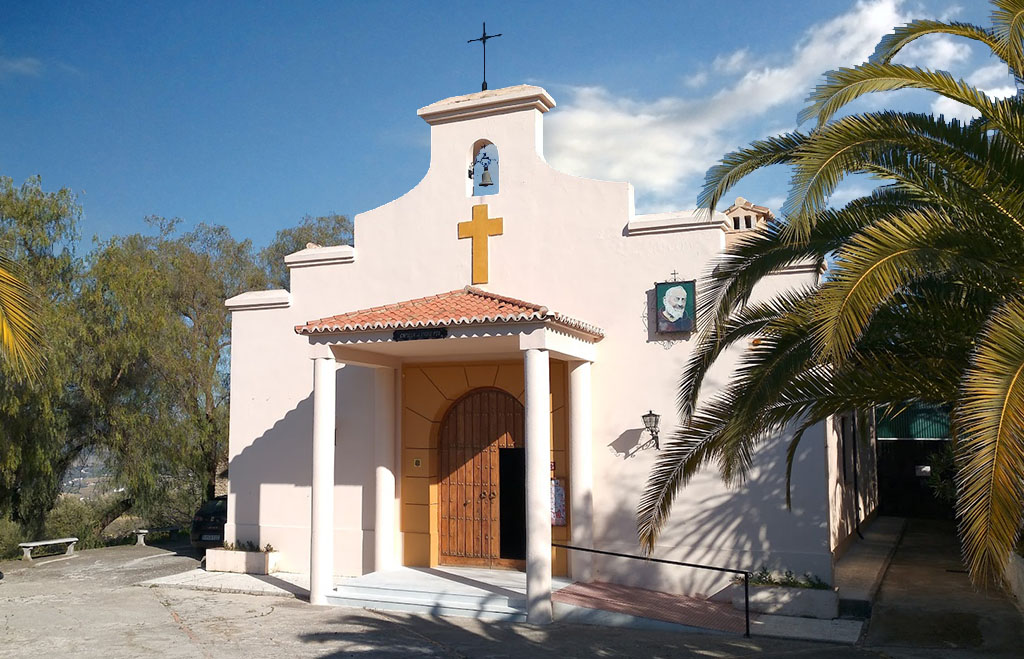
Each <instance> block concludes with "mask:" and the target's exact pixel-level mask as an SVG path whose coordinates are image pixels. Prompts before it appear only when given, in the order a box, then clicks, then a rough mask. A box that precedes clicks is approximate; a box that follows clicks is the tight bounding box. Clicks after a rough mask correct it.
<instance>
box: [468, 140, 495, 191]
mask: <svg viewBox="0 0 1024 659" xmlns="http://www.w3.org/2000/svg"><path fill="white" fill-rule="evenodd" d="M491 162H492V159H491V157H490V156H489V155H487V154H486V153H484V152H483V149H481V150H480V155H478V156H477V157H476V160H474V161H473V166H472V167H470V168H469V178H473V172H474V170H476V166H477V165H482V166H483V168H484V171H483V173H481V174H480V183H479V185H480V187H481V188H489V187H491V186H492V185H494V180H493V179H491V172H490V171H488V169H489V168H490V166H491Z"/></svg>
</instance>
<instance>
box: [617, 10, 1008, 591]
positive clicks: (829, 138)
mask: <svg viewBox="0 0 1024 659" xmlns="http://www.w3.org/2000/svg"><path fill="white" fill-rule="evenodd" d="M992 4H993V12H992V16H991V20H992V27H991V28H983V27H978V26H974V25H968V24H963V23H944V22H940V21H915V22H913V23H910V24H908V25H906V26H903V27H900V28H897V29H896V30H895V32H894V33H892V34H890V35H888V36H886V37H885V38H883V39H882V41H881V42H880V44H879V46H878V48H877V49H876V51H875V54H874V55H873V57H872V58H871V60H870V61H869V62H866V63H864V64H862V65H860V66H856V67H853V68H844V69H840V70H838V71H834V72H830V73H828V74H826V76H825V80H824V82H823V83H822V84H820V85H818V87H817V88H816V89H815V90H814V91H813V92H812V93H811V95H810V98H809V100H810V102H811V104H810V105H809V107H808V108H807V109H806V110H805V111H804V112H803V113H802V114H801V119H802V120H808V119H814V120H816V124H815V126H814V127H813V129H812V130H810V131H809V132H794V133H790V134H785V135H781V136H777V137H773V138H770V139H767V140H763V141H758V142H754V143H752V144H751V145H750V146H749V147H747V148H745V149H741V150H739V151H737V152H734V153H731V154H728V155H726V156H725V157H724V158H723V160H722V162H721V163H720V164H719V165H716V166H715V167H713V168H712V169H711V170H709V172H708V176H707V181H706V183H705V187H704V190H703V192H702V194H701V197H700V200H699V201H700V204H701V206H702V207H705V208H707V209H714V208H715V206H716V205H717V204H718V202H719V201H720V200H721V199H722V198H723V196H724V195H725V194H726V193H727V191H728V190H729V189H730V188H731V187H732V186H733V185H735V183H736V182H737V181H739V180H740V179H741V178H743V177H744V176H746V175H748V174H749V173H751V172H753V171H755V170H757V169H760V168H762V167H767V166H770V165H775V164H785V165H788V166H790V167H791V168H792V170H793V172H794V174H793V185H792V188H791V190H790V193H789V197H788V199H787V201H786V204H785V206H784V207H783V213H782V214H783V216H784V218H785V219H784V220H779V221H776V222H775V223H773V224H772V225H770V226H769V228H768V229H767V230H766V231H765V232H763V233H762V234H760V235H757V236H755V237H752V238H750V239H748V240H746V241H744V242H742V243H740V244H737V245H734V246H733V247H732V248H730V249H729V250H728V251H727V252H726V253H725V254H724V255H723V256H722V257H721V259H720V260H719V261H718V263H716V267H715V269H714V270H713V271H712V272H711V274H710V275H709V277H708V282H707V284H706V285H705V286H704V292H703V293H702V294H701V299H700V307H701V308H702V309H706V310H707V312H706V313H703V314H702V317H701V318H700V323H699V330H700V333H699V337H698V340H697V344H696V347H695V349H694V352H693V353H692V355H691V357H690V359H689V361H688V364H687V366H686V369H685V372H684V377H683V382H682V384H681V386H680V390H679V408H680V415H681V421H682V423H681V425H680V428H679V429H678V430H677V431H676V432H675V433H674V435H673V436H672V437H671V438H670V440H669V441H668V442H667V445H666V447H665V450H664V451H662V453H661V455H660V456H659V457H658V460H657V462H656V464H655V466H654V468H653V470H652V472H651V474H650V476H649V478H648V482H647V485H646V487H645V490H644V494H643V496H642V498H641V502H640V504H639V507H638V510H637V520H638V534H639V537H640V541H641V544H642V545H643V546H644V548H645V549H646V550H647V551H648V552H650V551H652V550H653V549H654V546H655V543H656V541H657V538H658V534H659V531H660V529H661V527H662V526H663V525H664V523H665V520H666V519H667V517H668V514H669V511H670V509H671V506H672V501H673V499H674V497H675V495H676V493H677V492H678V491H679V490H680V488H682V487H684V486H685V485H686V483H687V482H688V481H689V479H690V478H691V477H692V476H693V475H694V474H695V473H697V472H698V471H699V470H700V469H702V468H703V467H705V466H707V465H710V464H716V465H717V466H718V468H719V469H720V471H721V474H722V477H723V479H724V480H725V481H726V482H727V483H736V482H740V481H742V479H743V478H744V477H745V475H746V474H747V471H748V470H749V468H750V466H751V464H752V462H753V459H754V454H755V451H756V449H757V447H758V446H759V444H760V443H761V442H763V441H765V439H766V438H767V437H769V436H770V435H772V434H773V433H777V432H779V431H781V430H782V429H784V428H789V429H792V430H793V431H794V438H793V439H792V440H791V442H790V446H789V463H788V465H787V482H788V472H789V470H790V469H791V467H792V457H793V455H794V453H795V450H796V447H797V446H798V444H799V442H800V441H801V437H802V435H803V432H804V430H805V429H807V428H808V427H810V426H811V425H813V424H815V423H818V422H820V421H822V420H823V419H826V418H828V417H829V416H830V415H833V414H838V413H842V412H845V411H848V410H867V409H871V408H872V407H874V406H876V405H883V404H907V403H912V402H924V403H952V404H953V435H954V442H955V446H956V452H957V480H956V485H957V516H958V519H959V528H960V536H961V540H962V544H963V551H964V555H965V558H966V561H967V565H968V568H969V570H970V573H971V575H972V578H974V579H975V580H976V581H977V582H986V581H989V582H991V581H999V580H1000V579H1001V575H1002V572H1003V567H1004V565H1005V562H1006V560H1007V558H1008V556H1009V552H1010V551H1011V549H1012V547H1013V544H1014V542H1015V540H1016V538H1017V536H1018V532H1019V529H1020V526H1021V521H1022V516H1024V477H1022V474H1024V99H1022V98H1021V97H1020V95H1018V97H1016V98H1006V99H995V98H991V97H989V96H988V95H986V94H985V93H984V92H982V91H980V90H978V89H976V88H974V87H972V86H971V85H969V84H967V83H966V82H964V81H962V80H957V79H955V78H953V77H952V76H951V75H950V74H948V73H945V72H941V71H931V70H926V69H920V68H916V67H910V66H902V65H897V64H893V63H892V59H893V57H894V56H895V55H896V54H897V53H898V52H900V50H902V49H903V48H904V47H905V46H906V45H907V44H909V43H911V42H913V41H914V40H915V39H918V38H920V37H923V36H926V35H931V34H949V35H956V36H959V37H964V38H967V39H972V40H975V41H977V42H980V43H982V44H984V45H985V46H986V47H987V48H988V49H989V50H990V51H991V53H992V54H993V55H994V56H995V57H998V58H999V59H1001V60H1002V61H1003V62H1005V63H1006V65H1007V67H1008V70H1009V73H1010V74H1012V75H1013V76H1015V78H1016V79H1017V80H1018V84H1020V82H1019V81H1020V80H1021V78H1022V76H1024V0H994V1H993V3H992ZM904 88H920V89H926V90H929V91H931V92H934V93H936V94H940V95H942V96H944V97H946V98H949V99H952V100H955V101H959V102H960V103H963V104H965V105H967V106H969V107H970V108H972V109H973V110H974V112H976V113H977V114H978V115H979V116H978V118H977V119H975V120H974V121H971V122H966V123H965V122H960V121H957V120H955V119H954V120H949V121H947V120H945V119H944V118H943V117H941V116H940V117H933V116H930V115H925V114H918V113H906V112H892V111H880V112H868V113H861V114H852V115H848V116H843V117H841V118H836V116H837V114H838V113H839V112H840V110H842V109H843V108H844V106H846V105H847V104H848V103H850V102H851V101H853V100H855V99H857V98H859V97H860V96H862V95H864V94H867V93H871V92H879V91H889V90H896V89H904ZM851 174H867V175H869V176H872V177H874V178H876V179H878V180H880V181H881V185H880V186H879V187H878V188H877V189H876V190H874V191H873V192H872V193H871V194H870V195H867V196H864V197H861V198H858V199H855V200H853V201H851V202H849V203H848V204H846V205H845V206H843V207H842V208H839V209H832V208H829V207H828V206H827V200H828V198H829V196H830V194H831V193H832V192H833V191H834V190H835V188H836V186H837V185H838V184H839V182H840V181H842V180H843V178H844V177H846V176H849V175H851ZM826 258H828V259H829V261H830V265H829V276H828V277H827V278H825V279H824V280H823V281H822V282H821V283H819V284H818V285H815V286H810V287H807V288H804V289H801V290H796V291H792V292H789V293H787V294H785V295H781V296H779V297H777V298H775V299H771V300H768V301H763V302H756V303H752V302H751V294H752V291H753V287H754V285H755V284H756V283H757V282H758V281H760V280H761V279H762V278H764V277H767V276H769V275H771V274H772V273H774V272H777V271H779V270H780V269H782V268H784V267H786V266H788V265H791V264H794V263H801V262H812V263H817V264H818V265H819V266H821V265H824V263H825V262H826ZM747 344H750V349H748V350H745V351H744V353H743V355H742V357H741V358H740V363H739V366H738V368H737V371H736V373H735V376H734V378H733V380H732V381H731V382H730V383H729V385H728V386H726V387H725V388H724V389H723V390H722V391H721V392H719V393H717V394H716V395H714V396H711V397H710V398H708V399H707V400H703V399H702V400H700V402H699V403H698V397H699V394H700V389H701V385H702V383H703V381H704V377H705V375H706V374H707V372H708V369H709V368H710V366H711V365H712V364H713V363H714V362H715V360H716V359H718V357H719V356H721V355H722V354H723V352H724V351H725V350H726V349H728V348H729V347H730V346H737V345H747ZM787 498H788V494H787Z"/></svg>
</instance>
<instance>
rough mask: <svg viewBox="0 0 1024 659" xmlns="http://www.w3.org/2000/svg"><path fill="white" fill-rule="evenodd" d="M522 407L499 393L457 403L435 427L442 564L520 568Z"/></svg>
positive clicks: (477, 392) (480, 392) (481, 392)
mask: <svg viewBox="0 0 1024 659" xmlns="http://www.w3.org/2000/svg"><path fill="white" fill-rule="evenodd" d="M523 421H524V419H523V405H522V403H520V402H519V401H518V400H516V398H515V397H514V396H512V395H511V394H509V393H507V392H505V391H502V390H500V389H491V388H486V389H474V390H473V391H471V392H469V393H468V394H466V395H465V396H463V397H462V398H460V399H459V400H457V401H455V403H453V404H452V406H451V408H449V410H448V412H447V413H446V414H445V416H444V419H442V421H441V429H440V437H439V444H440V462H439V467H440V477H441V479H440V492H439V502H440V517H441V519H440V529H439V531H440V538H439V540H440V543H439V552H440V562H441V563H442V564H447V565H475V566H484V567H519V568H521V567H523V565H524V564H525V559H526V451H525V446H524V442H523Z"/></svg>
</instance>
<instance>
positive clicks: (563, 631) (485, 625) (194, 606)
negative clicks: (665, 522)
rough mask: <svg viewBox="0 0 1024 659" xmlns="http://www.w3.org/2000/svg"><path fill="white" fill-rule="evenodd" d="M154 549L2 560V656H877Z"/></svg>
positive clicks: (116, 549)
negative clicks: (395, 594) (375, 599)
mask: <svg viewBox="0 0 1024 659" xmlns="http://www.w3.org/2000/svg"><path fill="white" fill-rule="evenodd" d="M196 564H197V561H196V559H195V558H194V557H191V556H188V555H176V554H174V553H170V552H167V551H164V550H161V549H157V548H153V547H145V548H143V547H113V548H109V549H101V550H90V551H83V552H79V553H78V555H77V556H75V557H74V558H71V559H68V560H57V561H55V562H50V563H42V562H40V563H39V564H37V565H36V566H34V567H26V566H24V565H23V564H21V563H20V562H17V561H15V562H8V563H0V570H2V571H3V572H4V573H5V574H6V578H5V579H4V580H3V581H2V582H0V657H51V656H75V657H102V658H104V659H114V658H117V657H138V656H159V657H169V658H177V657H223V656H237V657H245V659H260V658H263V657H361V656H366V657H378V656H380V657H420V656H423V657H635V656H644V657H684V656H709V655H710V656H716V657H747V656H754V655H757V656H793V655H803V656H824V655H829V656H831V657H836V658H840V657H859V656H878V655H877V654H875V653H869V652H866V651H864V650H861V649H857V648H851V647H843V646H833V645H826V644H820V643H811V642H804V641H784V640H775V639H757V638H755V639H753V640H747V639H743V638H742V637H728V636H721V635H703V634H681V633H675V632H656V631H636V630H623V629H618V628H601V627H590V626H582V625H567V624H556V625H551V626H548V627H535V626H531V625H526V624H509V623H489V622H481V621H475V620H470V619H463V618H436V617H430V616H415V615H406V614H384V613H377V612H371V611H364V610H362V609H345V608H341V607H311V606H309V605H308V604H306V603H305V602H303V601H301V600H298V599H295V598H286V597H271V596H253V595H240V594H233V593H210V592H201V591H192V590H175V589H168V588H144V587H139V586H135V585H133V584H136V583H139V582H141V581H145V580H147V579H152V578H157V577H160V576H164V575H168V574H172V573H174V572H177V571H185V570H190V569H194V568H195V566H196Z"/></svg>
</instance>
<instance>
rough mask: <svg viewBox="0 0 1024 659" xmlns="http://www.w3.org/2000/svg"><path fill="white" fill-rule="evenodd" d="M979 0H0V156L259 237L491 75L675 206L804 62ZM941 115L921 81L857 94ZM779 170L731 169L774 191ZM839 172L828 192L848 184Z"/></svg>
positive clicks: (129, 226) (973, 18)
mask: <svg viewBox="0 0 1024 659" xmlns="http://www.w3.org/2000/svg"><path fill="white" fill-rule="evenodd" d="M988 11H989V7H988V3H986V2H982V1H981V0H961V1H960V2H959V3H957V2H954V1H942V0H919V1H914V0H902V1H901V0H862V1H861V2H850V1H846V0H809V1H805V0H799V1H798V0H773V1H772V2H765V1H758V0H749V1H746V0H735V1H726V0H721V1H719V2H682V1H679V2H628V3H626V2H621V1H617V2H557V3H555V2H504V3H481V2H478V1H477V2H465V3H463V2H445V3H442V2H380V3H369V2H365V3H355V2H345V3H340V2H334V3H327V2H323V3H311V2H308V3H307V2H295V3H282V2H279V3H254V2H253V3H250V2H247V3H242V2H213V3H211V2H202V3H200V2H174V3H138V2H136V3H113V2H111V3H102V4H100V3H95V4H90V3H80V2H67V3H59V2H42V1H40V2H31V3H19V2H15V1H14V0H0V17H2V18H0V175H5V176H10V177H12V178H14V180H15V182H18V183H20V182H21V181H22V180H24V179H25V178H26V177H28V176H31V175H35V174H39V175H41V176H42V179H43V186H44V188H46V189H51V190H52V189H57V188H60V187H65V186H66V187H69V188H71V189H73V190H74V191H76V192H77V193H78V194H79V200H80V202H81V203H82V205H83V207H84V209H85V217H84V220H83V223H82V227H81V230H82V234H83V236H84V237H86V238H91V237H92V236H94V235H97V236H99V237H101V238H105V237H108V236H110V235H112V234H118V233H129V232H134V231H145V230H147V227H146V225H145V223H144V221H143V219H144V218H145V217H146V216H147V215H163V216H166V217H180V218H182V219H184V220H185V225H186V226H189V225H191V224H194V223H196V222H201V221H203V222H210V223H220V224H225V225H227V226H229V227H230V228H231V230H232V232H233V233H234V235H235V236H236V237H239V238H251V239H252V240H253V241H254V243H256V245H257V246H261V245H263V244H265V243H266V242H268V241H269V240H270V239H271V238H272V237H273V235H274V232H275V231H277V230H278V229H280V228H283V227H287V226H291V225H294V224H295V223H296V222H297V221H298V220H299V219H300V218H301V217H302V216H303V215H305V214H306V213H311V214H314V215H319V214H325V213H329V212H340V213H345V214H349V215H354V214H355V213H358V212H362V211H365V210H369V209H371V208H374V207H376V206H379V205H380V204H383V203H386V202H388V201H390V200H391V199H393V198H395V197H397V196H399V195H401V194H402V193H404V192H405V191H407V190H408V189H409V188H411V187H412V186H414V185H415V184H416V182H418V181H419V179H420V178H421V177H422V175H423V174H424V173H425V171H426V167H427V158H428V139H429V133H428V127H427V125H426V124H425V123H423V121H422V120H420V119H419V118H418V117H417V116H416V109H417V108H419V107H422V106H424V105H427V104H429V103H431V102H433V101H436V100H439V99H441V98H445V97H448V96H453V95H457V94H464V93H469V92H473V91H477V90H479V85H480V68H481V63H480V47H479V44H473V45H469V44H467V43H466V40H467V39H471V38H474V37H477V36H479V34H480V27H481V25H480V24H481V22H482V21H484V20H486V21H487V23H488V30H489V31H490V32H501V33H502V34H503V35H504V36H502V37H501V38H499V39H495V40H492V41H490V42H489V43H488V83H489V86H490V87H491V88H492V89H494V88H497V87H502V86H507V85H513V84H519V83H524V82H525V83H531V84H537V85H541V86H543V87H545V88H546V89H547V90H548V91H549V92H550V93H551V94H552V95H553V96H554V97H555V99H556V101H557V102H558V107H557V108H556V109H555V110H553V111H552V112H551V113H549V114H548V115H547V116H546V122H545V126H546V133H545V151H546V156H547V158H548V161H549V162H550V163H551V164H553V165H554V166H556V167H558V168H559V169H562V170H564V171H567V172H570V173H573V174H578V175H581V176H589V177H594V178H604V179H612V180H630V181H632V182H633V184H634V186H635V187H636V192H637V207H638V208H637V210H638V212H655V211H664V210H672V209H685V208H693V207H694V205H695V198H696V194H697V192H698V190H699V189H700V184H701V181H702V180H703V175H704V172H705V171H706V170H707V168H708V167H709V166H710V165H712V164H714V162H715V161H716V160H717V159H718V158H719V157H720V156H721V155H722V154H723V153H724V152H725V151H728V150H730V149H734V148H736V147H738V146H741V145H743V144H746V143H747V142H749V141H750V140H752V139H756V138H759V137H764V136H766V135H769V134H773V133H777V132H779V131H784V130H792V129H794V128H796V113H797V111H798V110H799V109H800V108H801V106H802V101H803V99H804V98H805V97H806V95H807V92H808V91H809V90H810V89H811V87H813V85H814V83H815V82H816V81H817V80H818V79H819V78H820V74H821V73H822V72H824V71H826V70H828V69H831V68H834V67H836V66H843V65H853V64H855V63H858V62H860V61H863V60H864V59H865V58H866V56H867V55H868V54H870V52H871V51H872V50H873V48H874V45H875V44H876V43H877V41H878V38H879V37H880V36H881V35H882V34H883V33H885V32H887V31H889V30H891V28H892V27H893V26H894V25H896V24H898V23H902V22H905V21H906V20H909V19H911V18H915V17H929V18H950V19H953V20H962V21H969V22H975V23H982V24H987V23H988V15H987V14H988ZM904 61H906V62H907V63H914V64H920V65H927V66H932V67H935V68H942V69H948V70H951V71H953V72H954V73H956V74H958V75H961V76H963V77H965V78H967V79H968V80H970V81H972V82H974V83H975V84H978V85H979V86H981V87H982V88H984V89H986V90H989V91H990V92H992V93H994V94H1008V93H1012V81H1011V80H1010V79H1009V78H1008V77H1007V75H1006V71H1005V68H1003V69H1002V70H1000V68H999V66H998V65H997V64H996V62H995V61H994V60H992V59H991V58H988V57H986V56H985V54H984V53H983V52H982V51H981V50H980V49H978V48H977V47H970V46H968V45H966V42H962V41H954V40H952V39H946V38H938V39H931V40H929V41H928V42H927V44H924V45H922V46H921V47H917V48H916V49H915V50H914V51H913V52H910V53H908V54H907V57H906V58H905V60H904ZM883 103H884V104H890V105H893V106H896V107H905V108H914V109H918V110H933V111H936V112H944V113H946V114H947V116H949V115H955V114H959V113H961V112H962V110H961V109H960V108H957V107H956V106H955V105H953V104H951V103H948V102H944V101H941V100H940V101H936V100H935V99H933V98H931V97H928V96H925V95H921V94H919V93H916V92H898V93H896V94H891V95H889V96H888V97H887V98H886V97H879V98H877V99H870V100H868V101H864V102H862V103H861V104H860V105H859V106H858V107H860V108H861V109H868V108H873V107H881V106H882V104H883ZM786 181H787V173H786V172H785V171H784V170H779V171H776V172H771V173H765V174H759V175H757V176H756V177H754V178H752V179H750V180H749V181H748V182H745V183H744V184H742V185H741V186H740V187H739V188H738V189H737V191H736V193H737V194H742V195H743V196H746V197H748V198H750V199H751V200H753V201H755V202H756V203H764V204H768V205H769V206H772V207H773V208H775V209H778V207H779V206H780V205H781V202H782V200H783V199H784V196H785V191H786ZM864 185H865V182H861V181H854V182H851V183H850V184H847V185H846V186H845V187H844V188H843V189H841V190H840V191H838V192H837V196H836V200H837V201H842V199H843V198H844V197H846V198H848V197H849V196H852V195H853V194H857V193H859V192H861V191H862V190H863V189H864Z"/></svg>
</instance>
